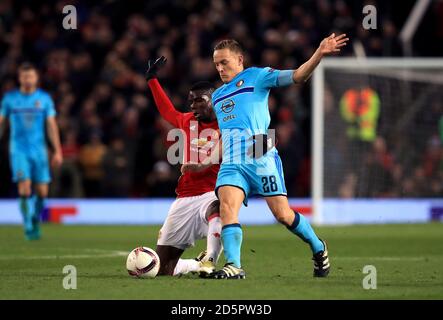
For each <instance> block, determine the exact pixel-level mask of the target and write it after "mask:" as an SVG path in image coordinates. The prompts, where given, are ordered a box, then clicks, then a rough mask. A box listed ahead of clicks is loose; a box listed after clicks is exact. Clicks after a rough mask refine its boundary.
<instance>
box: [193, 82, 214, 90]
mask: <svg viewBox="0 0 443 320" xmlns="http://www.w3.org/2000/svg"><path fill="white" fill-rule="evenodd" d="M197 90H201V91H210V92H213V91H214V90H215V87H214V85H213V84H212V83H211V82H209V81H199V82H196V83H194V84H193V85H192V87H191V91H197Z"/></svg>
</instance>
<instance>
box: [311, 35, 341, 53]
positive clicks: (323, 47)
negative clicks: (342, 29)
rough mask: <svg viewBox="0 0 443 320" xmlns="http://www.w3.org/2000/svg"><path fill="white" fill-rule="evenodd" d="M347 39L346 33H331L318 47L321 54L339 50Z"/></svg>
mask: <svg viewBox="0 0 443 320" xmlns="http://www.w3.org/2000/svg"><path fill="white" fill-rule="evenodd" d="M348 40H349V38H346V34H341V35H339V36H335V33H333V34H331V35H330V36H329V37H327V38H324V39H323V41H322V42H321V43H320V46H319V47H318V49H319V50H320V52H321V54H323V55H328V54H333V53H336V52H340V48H341V47H344V46H345V45H346V42H347V41H348Z"/></svg>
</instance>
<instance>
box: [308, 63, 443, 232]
mask: <svg viewBox="0 0 443 320" xmlns="http://www.w3.org/2000/svg"><path fill="white" fill-rule="evenodd" d="M312 93H313V103H314V123H313V172H312V173H313V189H312V192H313V204H314V219H315V222H317V223H321V222H322V202H323V201H324V200H325V199H331V198H334V199H374V198H376V199H381V198H382V199H383V198H384V199H386V198H389V199H392V198H436V197H442V194H443V189H442V186H443V163H442V161H443V158H442V157H443V148H442V145H443V59H391V58H390V59H355V58H345V59H340V58H331V59H325V60H324V61H323V62H322V63H321V64H320V65H319V67H318V68H317V70H316V71H315V74H314V84H313V91H312Z"/></svg>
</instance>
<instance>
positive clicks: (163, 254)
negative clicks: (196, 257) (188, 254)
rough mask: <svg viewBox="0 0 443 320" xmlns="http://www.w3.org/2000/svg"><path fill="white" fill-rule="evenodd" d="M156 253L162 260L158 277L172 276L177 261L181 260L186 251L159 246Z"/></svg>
mask: <svg viewBox="0 0 443 320" xmlns="http://www.w3.org/2000/svg"><path fill="white" fill-rule="evenodd" d="M155 251H156V252H157V254H158V257H159V258H160V270H159V271H158V275H169V276H172V275H173V274H174V269H175V266H176V265H177V261H178V260H179V259H180V257H181V255H182V254H183V252H184V250H182V249H179V248H175V247H172V246H163V245H157V248H156V249H155Z"/></svg>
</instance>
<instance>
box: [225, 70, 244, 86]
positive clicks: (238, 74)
mask: <svg viewBox="0 0 443 320" xmlns="http://www.w3.org/2000/svg"><path fill="white" fill-rule="evenodd" d="M246 70H248V69H243V71H241V72H239V73H237V75H236V76H235V77H234V78H232V80H231V81H229V82H227V83H226V84H227V85H228V84H231V83H232V82H234V80H236V79H237V78H238V77H239V76H240V75H241V74H243V72H245V71H246Z"/></svg>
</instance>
